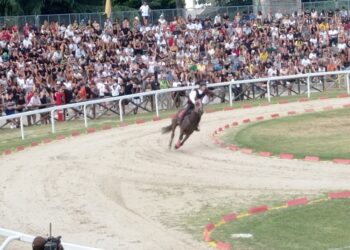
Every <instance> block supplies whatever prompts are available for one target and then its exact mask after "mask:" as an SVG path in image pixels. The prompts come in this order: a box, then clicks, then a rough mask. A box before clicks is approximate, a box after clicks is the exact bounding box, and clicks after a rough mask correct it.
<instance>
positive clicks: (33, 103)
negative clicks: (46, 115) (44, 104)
mask: <svg viewBox="0 0 350 250" xmlns="http://www.w3.org/2000/svg"><path fill="white" fill-rule="evenodd" d="M40 106H41V100H40V96H39V92H38V91H34V94H33V96H32V97H31V98H30V101H29V103H28V104H27V108H29V109H30V110H35V109H38V108H39V107H40ZM32 119H33V125H35V124H36V115H33V116H32Z"/></svg>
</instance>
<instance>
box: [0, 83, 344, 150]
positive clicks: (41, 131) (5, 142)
mask: <svg viewBox="0 0 350 250" xmlns="http://www.w3.org/2000/svg"><path fill="white" fill-rule="evenodd" d="M342 93H344V90H333V91H328V92H323V93H313V94H312V96H311V98H310V99H311V100H313V99H318V98H319V97H320V96H327V97H329V98H333V97H337V96H338V95H339V94H342ZM303 97H306V95H298V96H288V97H274V98H272V99H271V103H272V104H274V103H278V102H280V101H282V100H288V101H289V102H293V101H297V100H298V99H300V98H303ZM266 102H267V100H266V99H260V100H246V101H242V102H234V103H233V107H234V108H241V107H242V106H243V105H245V104H251V105H252V106H258V105H260V104H261V103H266ZM228 105H229V104H228V103H222V104H213V105H210V106H207V107H206V108H207V109H212V110H214V111H220V110H222V109H223V108H224V107H227V106H228ZM175 112H176V110H175V109H172V110H167V111H162V112H160V117H161V118H163V119H164V118H168V117H169V116H170V115H171V114H174V113H175ZM154 116H155V113H154V112H153V113H140V114H137V115H128V116H126V117H124V120H125V121H124V122H125V123H128V124H132V123H135V121H136V120H138V119H144V120H145V121H150V120H152V118H153V117H154ZM88 124H89V127H94V128H97V129H99V128H101V127H103V125H106V124H111V125H112V126H118V125H119V124H120V122H119V117H118V116H116V115H109V116H103V117H102V118H100V119H97V120H89V121H88ZM24 130H25V140H22V139H21V132H20V130H19V129H13V130H11V129H8V128H3V129H0V154H1V153H2V152H3V151H4V150H6V149H15V148H16V147H17V146H20V145H25V146H26V145H30V144H31V143H32V142H35V141H41V140H42V139H44V138H56V137H57V136H58V135H70V134H71V132H72V131H79V132H81V133H85V131H86V129H85V127H84V121H83V120H82V119H78V120H73V121H69V122H63V123H57V122H56V133H55V134H52V133H51V125H40V126H32V127H25V128H24Z"/></svg>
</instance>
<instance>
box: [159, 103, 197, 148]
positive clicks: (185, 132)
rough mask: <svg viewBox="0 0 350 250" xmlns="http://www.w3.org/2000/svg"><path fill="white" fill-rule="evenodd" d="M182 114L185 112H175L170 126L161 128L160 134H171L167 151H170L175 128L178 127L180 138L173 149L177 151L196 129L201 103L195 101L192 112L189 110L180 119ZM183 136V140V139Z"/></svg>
mask: <svg viewBox="0 0 350 250" xmlns="http://www.w3.org/2000/svg"><path fill="white" fill-rule="evenodd" d="M182 112H185V110H180V111H179V112H177V114H176V116H175V118H173V119H172V121H171V124H170V125H169V126H167V127H164V128H162V133H163V134H166V133H169V132H170V131H171V132H172V133H171V138H170V143H169V149H171V145H172V143H173V139H174V136H175V130H176V127H177V126H179V127H180V136H179V139H178V141H177V143H176V145H175V149H179V148H180V147H181V146H183V145H184V143H185V141H186V140H187V139H188V138H189V137H190V136H191V134H192V133H193V131H194V130H195V129H196V128H197V126H198V123H199V121H200V118H201V116H202V114H203V103H202V100H200V99H199V100H197V101H196V103H195V108H194V110H191V111H190V112H188V113H187V114H184V115H185V117H184V118H183V119H182V121H181V119H180V117H181V115H183V114H182ZM184 136H185V138H183V137H184Z"/></svg>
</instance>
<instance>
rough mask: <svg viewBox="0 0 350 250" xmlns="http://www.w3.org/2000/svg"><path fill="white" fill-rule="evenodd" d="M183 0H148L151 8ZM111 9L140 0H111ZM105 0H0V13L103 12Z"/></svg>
mask: <svg viewBox="0 0 350 250" xmlns="http://www.w3.org/2000/svg"><path fill="white" fill-rule="evenodd" d="M177 1H178V2H179V1H180V2H182V3H183V0H149V5H150V7H151V9H173V8H176V2H177ZM112 3H113V11H120V10H132V9H139V7H140V5H141V4H142V1H141V0H112ZM104 4H105V0H0V15H1V16H10V15H13V16H15V15H39V14H59V13H79V12H103V11H104Z"/></svg>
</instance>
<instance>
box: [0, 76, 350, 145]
mask: <svg viewBox="0 0 350 250" xmlns="http://www.w3.org/2000/svg"><path fill="white" fill-rule="evenodd" d="M349 74H350V71H349V70H346V71H333V72H321V73H310V74H300V75H290V76H278V77H270V78H258V79H250V80H240V81H233V82H224V83H214V84H209V85H208V87H209V88H222V89H223V91H224V95H223V98H224V99H225V97H226V95H227V94H228V102H229V104H230V106H232V105H233V102H234V100H237V98H239V97H240V95H245V96H246V97H247V96H248V97H249V96H250V94H249V95H248V94H247V93H246V92H244V91H243V90H242V91H241V92H240V93H235V89H234V88H235V87H236V86H237V85H242V86H244V90H245V91H251V90H254V89H258V88H260V92H261V91H262V92H261V93H262V94H261V93H260V94H259V97H260V98H267V100H268V101H269V102H271V98H273V97H276V96H280V94H278V83H279V82H286V81H288V80H290V81H291V80H303V85H304V88H305V89H304V91H301V90H300V85H299V92H296V91H295V90H293V89H292V91H293V92H295V93H296V94H304V93H305V94H307V96H308V98H310V96H311V94H312V92H315V91H317V92H322V91H324V90H325V89H324V87H323V89H320V88H319V87H318V86H317V84H318V83H317V82H316V83H315V82H314V81H313V78H325V77H332V76H345V85H346V91H347V93H348V94H350V86H349V84H350V81H349ZM260 83H266V84H265V86H264V87H262V86H258V85H257V84H260ZM276 86H277V92H276ZM194 88H197V86H191V87H179V88H170V89H162V90H157V91H149V92H143V93H140V94H133V95H126V96H118V97H109V98H104V99H97V100H90V101H86V102H81V103H71V104H66V105H61V106H53V107H49V108H45V109H40V110H33V111H28V112H23V113H18V114H14V115H9V116H3V117H0V122H1V121H5V122H6V121H7V120H11V119H19V123H20V128H21V129H20V131H21V138H22V139H25V131H24V117H28V116H33V115H37V114H50V119H51V132H52V133H53V134H54V133H55V132H56V131H55V115H56V114H58V113H61V112H62V111H63V110H66V109H74V110H75V112H77V113H78V114H79V115H83V119H84V126H85V128H88V126H89V124H88V118H89V115H88V109H87V108H88V106H89V105H101V106H102V107H103V105H104V104H105V103H114V105H115V106H118V108H119V111H116V110H114V113H116V114H118V115H119V119H120V121H123V120H124V115H125V110H124V105H125V102H129V100H133V99H135V98H140V99H141V98H145V97H151V98H152V99H153V100H154V104H155V112H156V115H157V116H158V117H159V113H160V97H161V96H162V95H165V94H173V93H178V92H183V91H189V90H192V89H194ZM283 88H284V90H286V88H287V87H285V86H284V87H283ZM288 90H289V91H291V90H290V89H288ZM227 92H228V93H227ZM241 97H244V96H241ZM219 98H222V97H219ZM241 100H242V98H241ZM134 105H135V104H134ZM136 106H137V104H136ZM140 107H141V106H140ZM141 108H143V107H141ZM144 109H145V108H144ZM108 110H111V108H109V109H108ZM146 110H147V109H146ZM147 111H149V110H147Z"/></svg>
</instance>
